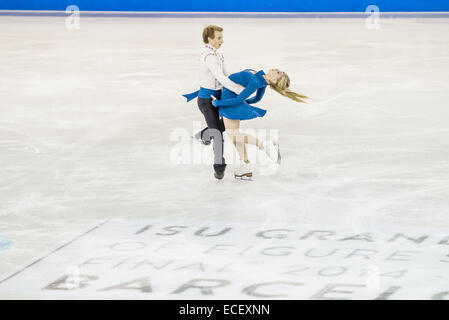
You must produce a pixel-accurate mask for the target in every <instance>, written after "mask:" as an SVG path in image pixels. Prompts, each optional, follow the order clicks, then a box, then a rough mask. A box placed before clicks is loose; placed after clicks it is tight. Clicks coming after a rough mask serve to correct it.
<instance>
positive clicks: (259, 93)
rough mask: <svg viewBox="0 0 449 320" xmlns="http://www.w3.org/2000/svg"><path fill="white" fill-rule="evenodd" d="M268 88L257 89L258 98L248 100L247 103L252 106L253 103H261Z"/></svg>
mask: <svg viewBox="0 0 449 320" xmlns="http://www.w3.org/2000/svg"><path fill="white" fill-rule="evenodd" d="M266 88H267V87H262V88H259V89H257V93H256V96H255V97H253V98H251V99H248V100H246V103H248V104H252V103H257V102H259V101H260V100H261V99H262V97H263V95H264V94H265V89H266Z"/></svg>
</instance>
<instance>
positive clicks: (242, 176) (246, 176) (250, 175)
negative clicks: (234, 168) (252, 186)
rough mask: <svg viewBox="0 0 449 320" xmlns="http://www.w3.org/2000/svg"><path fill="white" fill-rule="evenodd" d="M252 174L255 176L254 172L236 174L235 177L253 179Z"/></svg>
mask: <svg viewBox="0 0 449 320" xmlns="http://www.w3.org/2000/svg"><path fill="white" fill-rule="evenodd" d="M252 176H253V174H252V173H245V174H242V175H237V174H234V178H236V179H239V180H252Z"/></svg>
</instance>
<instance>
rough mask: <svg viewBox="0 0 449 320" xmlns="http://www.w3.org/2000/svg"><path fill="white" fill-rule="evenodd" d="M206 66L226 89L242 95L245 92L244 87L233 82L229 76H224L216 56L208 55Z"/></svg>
mask: <svg viewBox="0 0 449 320" xmlns="http://www.w3.org/2000/svg"><path fill="white" fill-rule="evenodd" d="M206 65H207V67H208V68H209V70H210V72H212V74H213V75H214V77H215V79H217V80H218V81H219V82H220V83H221V84H222V85H223V86H224V87H226V88H227V89H229V90H231V91H233V92H234V93H236V94H240V92H242V91H243V87H241V86H240V85H238V84H237V83H235V82H233V81H231V80H230V79H229V78H228V77H227V76H225V75H224V74H223V71H222V70H221V68H220V64H219V63H218V57H217V56H216V55H213V54H210V55H208V56H207V57H206Z"/></svg>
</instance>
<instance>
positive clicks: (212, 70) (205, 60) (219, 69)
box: [200, 44, 244, 94]
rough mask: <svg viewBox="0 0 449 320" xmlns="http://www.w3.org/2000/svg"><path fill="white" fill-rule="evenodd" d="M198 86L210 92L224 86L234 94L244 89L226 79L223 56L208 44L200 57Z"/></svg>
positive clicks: (226, 73)
mask: <svg viewBox="0 0 449 320" xmlns="http://www.w3.org/2000/svg"><path fill="white" fill-rule="evenodd" d="M200 86H201V87H203V88H206V89H212V90H220V89H221V88H222V87H223V86H224V87H226V88H227V89H229V90H231V91H233V92H234V93H236V94H239V93H240V92H242V90H243V89H244V88H243V87H241V86H240V85H238V84H237V83H235V82H233V81H232V80H230V79H229V78H228V72H227V71H226V68H225V65H224V57H223V55H222V54H221V53H220V52H218V51H217V49H215V48H214V47H213V46H211V45H210V44H206V45H205V46H204V49H203V51H202V52H201V56H200Z"/></svg>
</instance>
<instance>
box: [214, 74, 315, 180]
mask: <svg viewBox="0 0 449 320" xmlns="http://www.w3.org/2000/svg"><path fill="white" fill-rule="evenodd" d="M229 79H231V80H232V81H233V82H235V83H237V84H240V85H242V86H243V87H245V89H244V90H243V91H242V92H241V93H240V94H239V95H236V94H235V93H234V92H232V91H230V90H228V89H226V88H225V87H223V89H222V90H223V91H222V94H221V99H220V100H214V101H213V102H212V105H213V106H215V107H218V108H219V114H220V116H221V117H223V121H224V125H225V130H226V132H227V133H228V136H229V137H230V138H231V139H232V141H233V143H234V145H235V146H236V148H237V151H238V153H239V156H240V168H239V169H238V170H237V171H235V172H234V176H235V177H236V178H242V177H251V176H252V170H251V167H250V165H249V160H248V155H247V153H246V148H245V144H252V145H255V146H257V147H258V148H259V149H260V150H263V151H265V152H266V154H267V155H268V157H269V158H270V159H272V160H273V161H275V162H277V163H280V161H281V155H280V153H279V146H278V145H277V144H276V143H275V142H274V141H261V140H259V139H257V138H256V137H253V136H251V135H249V134H246V133H243V132H241V131H240V121H241V120H249V119H254V118H257V117H263V116H264V115H265V113H266V112H267V111H266V110H264V109H260V108H257V107H254V106H252V105H251V104H254V103H256V102H259V101H260V100H261V99H262V97H263V95H264V93H265V89H266V87H267V86H269V87H270V88H271V89H273V90H275V91H276V92H278V93H280V94H282V95H283V96H286V97H288V98H290V99H292V100H295V101H297V102H304V103H305V102H306V101H304V100H302V99H308V97H306V96H304V95H301V94H298V93H296V92H293V91H291V90H290V89H289V87H290V78H289V77H288V76H287V74H286V73H285V72H282V71H279V70H278V69H270V70H269V71H268V73H267V74H265V73H264V71H263V70H260V71H259V72H256V71H254V70H251V69H246V70H243V71H241V72H237V73H234V74H231V75H230V76H229ZM254 92H256V96H255V97H253V98H251V99H248V98H249V97H250V96H251V94H253V93H254Z"/></svg>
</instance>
